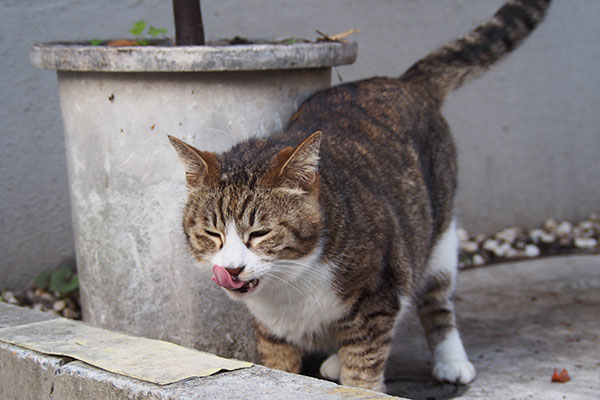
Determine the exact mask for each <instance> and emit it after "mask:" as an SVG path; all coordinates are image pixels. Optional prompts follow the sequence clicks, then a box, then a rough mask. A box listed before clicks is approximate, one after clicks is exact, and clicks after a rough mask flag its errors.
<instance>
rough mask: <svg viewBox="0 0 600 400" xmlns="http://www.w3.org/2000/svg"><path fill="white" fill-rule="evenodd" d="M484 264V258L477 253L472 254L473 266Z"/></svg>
mask: <svg viewBox="0 0 600 400" xmlns="http://www.w3.org/2000/svg"><path fill="white" fill-rule="evenodd" d="M483 264H485V258H483V257H482V256H480V255H479V254H475V255H474V256H473V265H475V266H480V265H483Z"/></svg>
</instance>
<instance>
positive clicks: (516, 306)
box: [386, 255, 600, 400]
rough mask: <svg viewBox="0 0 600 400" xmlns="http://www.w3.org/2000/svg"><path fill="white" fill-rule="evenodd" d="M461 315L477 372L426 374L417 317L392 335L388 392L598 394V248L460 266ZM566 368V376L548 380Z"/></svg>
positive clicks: (426, 395)
mask: <svg viewBox="0 0 600 400" xmlns="http://www.w3.org/2000/svg"><path fill="white" fill-rule="evenodd" d="M458 282H459V284H458V292H457V299H456V300H457V301H456V307H457V312H458V323H459V327H460V330H461V333H462V337H463V340H464V343H465V347H466V349H467V352H468V354H469V358H470V359H471V360H472V361H473V363H474V364H475V367H476V368H477V378H476V380H475V381H474V382H473V383H472V384H471V385H469V386H467V387H464V386H458V387H457V386H454V385H440V384H437V383H435V382H433V381H432V380H431V378H430V372H429V368H430V364H429V362H430V358H429V352H428V349H427V345H426V343H425V340H424V338H423V335H422V332H421V330H420V327H419V326H418V322H417V320H416V318H410V319H407V321H405V323H404V324H403V325H402V328H401V329H400V330H399V331H398V333H397V335H396V340H395V344H394V349H393V354H392V356H391V359H390V362H389V363H388V368H387V371H386V372H387V385H388V392H389V393H391V394H394V395H398V396H404V397H408V398H411V399H436V400H437V399H448V398H455V397H458V398H461V399H548V400H554V399H557V400H558V399H560V400H562V399H570V400H573V399H594V398H600V318H599V317H600V312H599V310H600V255H587V256H565V257H549V258H541V259H537V260H533V261H524V262H518V263H507V264H497V265H493V266H488V267H482V268H476V269H472V270H466V271H463V272H461V273H460V274H459V281H458ZM554 368H557V369H559V371H560V370H562V369H563V368H566V369H567V370H568V372H569V374H570V376H571V381H569V382H567V383H552V382H551V376H552V372H553V370H554Z"/></svg>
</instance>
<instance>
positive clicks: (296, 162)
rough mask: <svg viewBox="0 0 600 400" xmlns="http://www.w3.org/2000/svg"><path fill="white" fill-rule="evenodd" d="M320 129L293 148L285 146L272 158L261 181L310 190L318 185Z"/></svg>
mask: <svg viewBox="0 0 600 400" xmlns="http://www.w3.org/2000/svg"><path fill="white" fill-rule="evenodd" d="M322 136H323V134H322V133H321V131H316V132H314V133H312V134H311V135H310V136H309V137H308V138H306V139H305V140H304V141H303V142H302V143H300V144H299V145H298V146H297V147H296V148H295V149H294V148H292V147H287V148H285V149H283V150H281V151H280V152H279V153H278V154H277V155H276V156H275V157H274V159H273V162H272V166H271V168H270V171H269V173H267V174H266V175H265V177H264V178H263V183H267V184H270V185H272V186H278V187H281V188H284V189H291V190H299V191H302V192H311V191H312V190H313V189H314V188H315V187H317V185H318V169H319V149H320V147H321V137H322Z"/></svg>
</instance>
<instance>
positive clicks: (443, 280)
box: [417, 221, 475, 384]
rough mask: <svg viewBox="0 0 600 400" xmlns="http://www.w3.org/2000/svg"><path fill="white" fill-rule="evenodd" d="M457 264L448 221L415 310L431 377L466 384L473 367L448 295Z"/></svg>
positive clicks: (453, 226) (453, 233)
mask: <svg viewBox="0 0 600 400" xmlns="http://www.w3.org/2000/svg"><path fill="white" fill-rule="evenodd" d="M457 263H458V238H457V235H456V223H455V221H452V222H451V223H450V225H449V227H448V229H447V230H446V232H444V234H443V235H442V236H441V238H440V239H439V241H438V242H437V243H436V245H435V247H434V250H433V253H432V255H431V258H430V260H429V264H428V266H427V270H426V272H425V276H424V281H423V285H422V287H421V288H420V292H419V293H418V296H417V300H418V301H417V310H418V313H419V318H420V319H421V324H422V325H423V328H424V329H425V336H426V338H427V343H428V344H429V348H430V349H431V353H432V355H433V376H434V378H436V379H437V380H439V381H445V382H452V383H461V384H467V383H469V382H471V381H472V380H473V379H474V378H475V367H473V364H471V362H470V361H469V359H468V358H467V354H466V352H465V349H464V346H463V343H462V340H461V339H460V335H459V333H458V329H457V327H456V318H455V315H454V303H453V301H452V295H453V292H454V286H455V282H456V269H457Z"/></svg>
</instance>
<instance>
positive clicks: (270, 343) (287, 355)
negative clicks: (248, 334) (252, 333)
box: [256, 324, 302, 374]
mask: <svg viewBox="0 0 600 400" xmlns="http://www.w3.org/2000/svg"><path fill="white" fill-rule="evenodd" d="M256 341H257V343H256V344H257V349H258V354H259V356H260V359H261V361H262V364H263V365H264V366H265V367H269V368H274V369H279V370H282V371H287V372H292V373H295V374H297V373H300V367H301V366H302V352H301V351H300V349H299V348H298V347H296V346H294V345H291V344H289V343H287V342H286V341H285V340H283V339H280V338H278V337H276V336H274V335H273V334H272V333H271V332H269V331H268V330H267V329H266V328H265V327H263V326H261V325H260V324H257V328H256Z"/></svg>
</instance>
